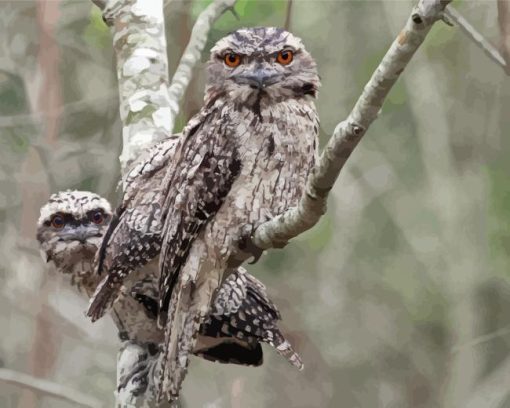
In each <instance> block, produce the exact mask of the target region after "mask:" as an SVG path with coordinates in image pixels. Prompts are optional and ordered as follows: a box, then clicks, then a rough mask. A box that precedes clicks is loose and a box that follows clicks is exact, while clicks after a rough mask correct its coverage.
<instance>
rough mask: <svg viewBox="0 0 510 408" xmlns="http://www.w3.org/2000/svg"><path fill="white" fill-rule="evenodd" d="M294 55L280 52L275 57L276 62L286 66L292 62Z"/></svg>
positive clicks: (285, 51)
mask: <svg viewBox="0 0 510 408" xmlns="http://www.w3.org/2000/svg"><path fill="white" fill-rule="evenodd" d="M293 58H294V53H293V52H292V51H291V50H282V51H280V52H279V53H278V55H277V56H276V61H277V62H278V63H279V64H282V65H288V64H290V63H291V62H292V59H293Z"/></svg>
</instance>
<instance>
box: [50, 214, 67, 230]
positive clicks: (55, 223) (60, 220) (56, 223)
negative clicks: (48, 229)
mask: <svg viewBox="0 0 510 408" xmlns="http://www.w3.org/2000/svg"><path fill="white" fill-rule="evenodd" d="M64 225H65V220H64V217H62V216H61V215H60V214H55V215H54V216H53V217H51V226H52V227H53V228H57V229H61V228H64Z"/></svg>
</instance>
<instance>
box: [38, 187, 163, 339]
mask: <svg viewBox="0 0 510 408" xmlns="http://www.w3.org/2000/svg"><path fill="white" fill-rule="evenodd" d="M55 217H60V218H61V219H62V220H63V222H62V225H52V220H55ZM94 217H97V218H96V219H94ZM111 219H112V211H111V207H110V204H109V203H108V201H107V200H105V199H104V198H102V197H100V196H99V195H97V194H94V193H91V192H89V191H63V192H59V193H56V194H53V195H52V196H51V197H50V199H49V201H48V203H46V204H45V205H44V206H43V207H42V208H41V215H40V218H39V221H38V225H37V239H38V241H39V243H40V245H41V251H42V255H43V258H44V259H46V261H48V262H49V261H52V262H53V263H54V264H55V266H56V268H57V270H58V271H59V272H60V273H63V274H66V275H70V277H71V284H73V285H76V286H77V287H78V289H79V290H80V291H82V292H84V293H85V294H86V295H87V296H88V297H90V296H92V294H93V293H94V291H95V289H96V286H97V284H98V283H99V281H100V277H99V276H97V274H96V273H95V268H94V258H95V256H96V253H97V251H98V248H99V246H100V244H101V241H102V239H103V236H104V234H105V232H106V230H107V228H108V225H109V223H110V221H111ZM158 275H159V273H158V270H157V268H152V269H151V268H146V269H145V271H144V279H148V280H152V282H153V285H154V282H156V281H157V279H158ZM132 278H133V279H136V276H133V277H132ZM133 294H134V293H131V292H129V291H128V289H126V288H123V290H122V291H121V294H120V296H119V298H118V300H117V302H116V303H115V306H114V307H113V310H112V313H111V316H112V318H113V320H114V322H115V324H116V326H117V328H118V329H119V336H120V337H121V338H122V339H124V340H126V339H128V338H129V339H131V340H134V341H137V342H140V343H160V342H161V341H162V340H163V338H164V334H163V332H162V331H161V330H160V329H158V327H157V325H156V324H155V322H154V319H152V321H151V319H150V316H149V312H148V310H147V309H146V308H145V307H143V305H141V304H140V302H139V301H138V300H137V299H136V298H135V297H134V296H133Z"/></svg>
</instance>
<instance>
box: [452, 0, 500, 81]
mask: <svg viewBox="0 0 510 408" xmlns="http://www.w3.org/2000/svg"><path fill="white" fill-rule="evenodd" d="M444 14H445V16H446V17H447V18H448V19H449V20H451V21H453V22H454V23H455V24H457V25H458V26H459V28H460V29H461V30H462V32H463V33H464V34H466V35H467V36H468V37H469V38H470V39H471V40H473V42H474V43H475V44H476V45H478V47H480V48H481V49H482V50H483V52H485V54H486V55H487V56H488V57H489V58H490V59H491V60H493V61H494V62H495V63H496V64H498V65H500V66H501V67H502V68H503V69H504V70H505V72H506V70H507V64H506V62H505V59H504V58H503V56H502V55H501V54H500V53H499V51H498V50H497V48H496V47H495V46H494V45H492V44H491V43H490V42H489V41H488V40H487V39H486V38H485V37H484V36H483V35H482V34H480V33H479V32H478V31H477V30H476V28H474V27H473V26H472V25H471V24H470V23H469V21H467V20H466V19H465V18H464V16H463V15H462V14H460V13H459V12H458V11H457V10H456V9H454V8H453V7H452V6H448V7H446V9H445V11H444Z"/></svg>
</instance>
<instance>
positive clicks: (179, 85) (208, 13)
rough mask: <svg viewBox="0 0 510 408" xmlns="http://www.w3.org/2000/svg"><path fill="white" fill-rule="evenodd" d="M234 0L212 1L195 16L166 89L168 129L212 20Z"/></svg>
mask: <svg viewBox="0 0 510 408" xmlns="http://www.w3.org/2000/svg"><path fill="white" fill-rule="evenodd" d="M235 2H236V0H216V1H213V2H212V3H211V4H210V5H209V6H208V7H207V8H206V9H205V10H204V11H202V13H200V15H199V16H198V18H197V21H196V22H195V25H194V26H193V29H192V31H191V37H190V39H189V42H188V45H187V46H186V49H185V50H184V53H183V54H182V57H181V60H180V62H179V66H178V67H177V69H176V70H175V73H174V76H173V77H172V83H171V84H170V88H169V89H168V93H169V94H170V102H171V104H170V129H173V128H174V124H175V118H176V117H177V115H178V114H179V102H180V101H181V99H182V97H183V96H184V93H185V92H186V89H187V88H188V85H189V83H190V81H191V78H192V76H193V68H194V67H195V65H196V64H197V62H198V61H199V60H200V57H201V55H202V51H203V50H204V47H205V44H206V42H207V37H208V36H209V31H211V28H212V26H213V24H214V22H215V21H216V20H217V19H218V18H219V17H220V16H221V15H223V13H225V11H227V10H233V7H234V4H235Z"/></svg>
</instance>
